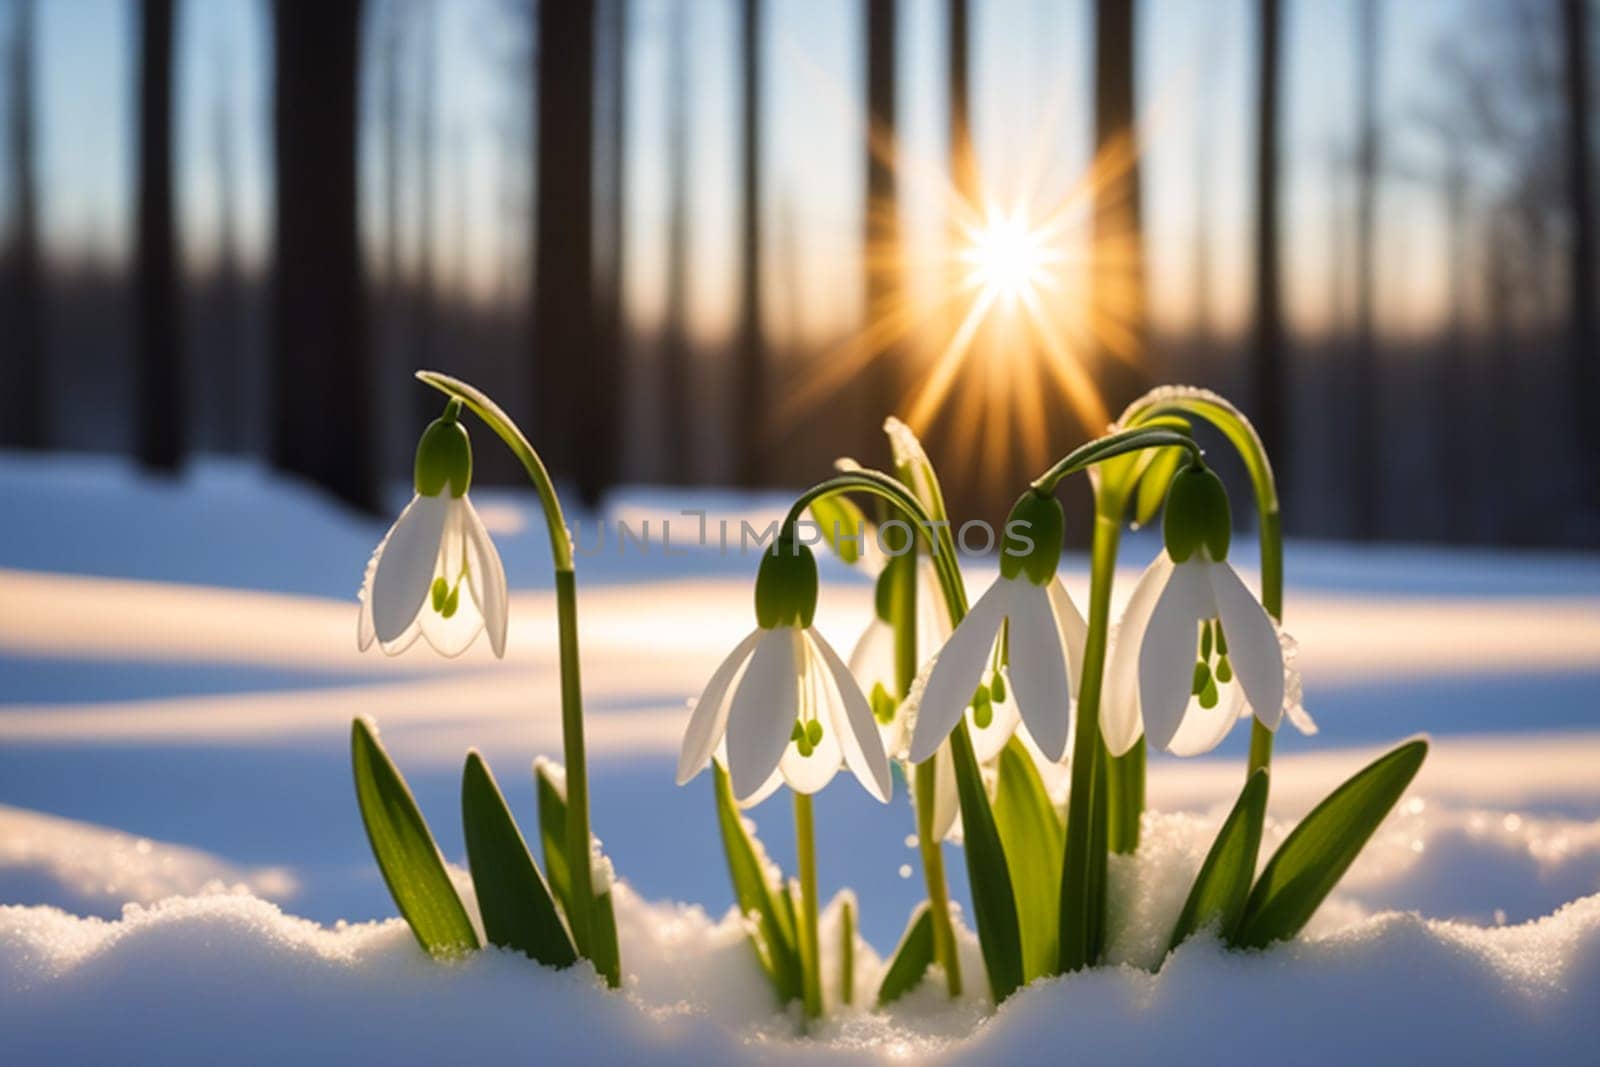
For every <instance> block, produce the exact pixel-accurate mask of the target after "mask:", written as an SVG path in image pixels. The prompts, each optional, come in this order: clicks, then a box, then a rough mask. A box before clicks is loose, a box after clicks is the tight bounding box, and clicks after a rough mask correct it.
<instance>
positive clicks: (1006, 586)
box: [911, 578, 1013, 763]
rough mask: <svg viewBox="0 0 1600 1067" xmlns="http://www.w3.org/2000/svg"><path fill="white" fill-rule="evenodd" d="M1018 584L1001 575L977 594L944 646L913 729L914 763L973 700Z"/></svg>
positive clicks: (929, 752) (935, 745) (945, 734)
mask: <svg viewBox="0 0 1600 1067" xmlns="http://www.w3.org/2000/svg"><path fill="white" fill-rule="evenodd" d="M1012 593H1013V585H1012V583H1011V582H1010V581H1008V580H1006V579H1004V578H1002V579H1000V580H998V581H996V582H995V583H994V584H993V585H991V586H990V587H989V591H988V592H986V593H984V594H983V596H981V597H979V598H978V602H977V603H976V604H974V605H973V606H972V610H971V611H969V612H968V613H967V616H966V618H964V619H962V620H961V625H959V626H957V627H956V630H955V633H953V634H951V635H950V640H948V641H946V642H945V644H944V648H942V649H940V650H939V656H938V659H937V660H936V661H935V662H934V665H933V671H932V673H931V674H929V676H928V684H927V686H926V687H924V689H923V692H922V699H921V700H920V701H919V703H918V705H917V723H916V726H915V727H913V728H912V731H911V762H913V763H921V762H922V761H923V760H925V759H927V758H928V757H929V756H930V755H932V754H933V752H934V751H935V750H936V749H937V748H938V747H939V745H940V743H941V742H942V741H944V739H945V738H946V737H948V736H949V735H950V731H951V730H954V729H955V726H956V723H958V722H960V721H961V713H962V712H963V711H965V710H966V707H967V705H968V704H969V703H971V702H972V691H973V690H974V689H976V688H977V687H978V681H979V679H980V677H981V676H982V674H983V668H984V665H985V663H986V662H987V661H988V659H989V654H990V653H991V652H993V651H994V642H995V637H996V635H997V634H998V633H999V630H1000V620H1001V619H1003V618H1004V617H1005V615H1006V612H1007V611H1008V610H1009V609H1010V607H1011V604H1010V600H1011V596H1012Z"/></svg>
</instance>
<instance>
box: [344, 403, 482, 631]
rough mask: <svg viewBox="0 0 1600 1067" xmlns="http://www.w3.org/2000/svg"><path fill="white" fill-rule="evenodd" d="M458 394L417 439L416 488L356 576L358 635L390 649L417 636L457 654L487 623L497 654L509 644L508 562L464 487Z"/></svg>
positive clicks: (467, 455) (466, 443) (468, 469)
mask: <svg viewBox="0 0 1600 1067" xmlns="http://www.w3.org/2000/svg"><path fill="white" fill-rule="evenodd" d="M460 411H461V402H460V401H459V400H451V401H450V403H449V405H448V406H447V407H446V408H445V412H444V414H443V415H442V416H440V417H439V418H438V419H435V420H434V421H433V422H432V423H431V424H429V426H428V428H427V429H426V430H424V431H423V434H422V439H421V440H420V441H418V442H417V458H416V465H415V469H414V482H415V486H416V495H415V496H413V497H412V498H411V503H409V504H407V505H406V507H405V510H404V511H402V512H401V513H400V517H399V518H398V519H396V520H395V522H394V525H393V526H391V527H390V528H389V532H388V533H387V534H386V535H385V536H384V538H383V540H382V541H381V542H379V544H378V548H377V550H376V551H375V552H373V553H372V559H371V561H369V562H368V563H367V573H366V578H365V580H364V581H363V582H362V584H361V614H360V618H359V621H358V625H357V633H356V643H357V645H358V646H359V647H360V648H361V650H362V651H366V650H367V649H368V648H370V647H371V645H372V643H373V641H377V643H378V647H379V648H381V649H383V651H384V652H385V653H387V654H388V655H391V656H395V655H399V654H400V653H401V652H404V651H405V650H406V649H407V648H409V647H411V644H412V643H413V642H414V641H416V639H417V638H418V637H419V636H420V637H423V638H426V639H427V642H428V644H430V645H432V646H433V648H434V650H435V651H437V652H439V653H440V654H442V655H445V656H459V655H460V654H461V653H463V652H465V651H466V650H467V648H468V647H469V646H470V645H471V644H472V642H473V641H474V640H476V639H477V636H478V634H479V633H480V632H482V631H484V630H487V631H488V633H489V645H490V647H491V648H493V649H494V654H495V655H496V656H504V655H505V651H506V615H507V611H506V609H507V596H506V572H505V568H504V567H503V566H502V565H501V563H500V554H499V553H498V552H497V551H495V547H494V542H492V541H491V540H489V532H488V531H487V530H485V529H484V526H483V520H482V519H480V518H479V517H478V513H477V511H476V510H475V509H474V508H473V506H472V502H471V501H470V500H468V499H467V489H468V488H469V487H470V486H471V484H472V442H471V440H470V439H469V438H468V437H467V431H466V428H465V427H463V426H462V425H461V423H460V421H459V417H458V416H459V414H460Z"/></svg>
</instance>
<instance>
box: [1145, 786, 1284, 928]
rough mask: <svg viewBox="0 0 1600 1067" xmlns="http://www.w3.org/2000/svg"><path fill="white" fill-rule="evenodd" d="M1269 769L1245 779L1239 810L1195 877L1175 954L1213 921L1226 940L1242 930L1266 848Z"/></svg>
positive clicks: (1180, 917)
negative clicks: (1263, 839)
mask: <svg viewBox="0 0 1600 1067" xmlns="http://www.w3.org/2000/svg"><path fill="white" fill-rule="evenodd" d="M1267 784H1268V779H1267V770H1266V768H1265V767H1263V768H1261V769H1260V770H1258V771H1256V772H1255V773H1254V774H1252V775H1251V776H1250V779H1249V781H1247V782H1245V784H1244V789H1243V790H1241V791H1240V793H1239V799H1238V800H1237V801H1236V802H1235V803H1234V805H1233V810H1232V811H1230V812H1229V813H1228V817H1227V818H1226V819H1225V820H1223V823H1222V829H1220V830H1218V831H1217V838H1216V840H1215V841H1213V842H1212V843H1211V851H1210V852H1208V853H1206V861H1205V863H1203V864H1201V866H1200V873H1199V874H1197V875H1195V879H1194V885H1193V887H1192V888H1190V890H1189V899H1188V900H1186V901H1184V904H1183V911H1182V912H1181V913H1179V915H1178V924H1177V925H1176V926H1175V927H1173V930H1172V939H1171V940H1170V941H1169V942H1168V943H1167V951H1168V952H1171V951H1172V950H1173V949H1175V948H1177V947H1178V946H1179V945H1181V944H1183V943H1184V942H1185V941H1187V940H1188V939H1189V935H1190V934H1192V933H1194V932H1195V931H1196V930H1198V929H1200V928H1201V927H1202V926H1204V925H1206V924H1207V923H1209V922H1212V921H1213V920H1216V921H1217V930H1218V932H1219V933H1220V934H1221V935H1222V937H1223V939H1224V940H1226V939H1228V938H1231V937H1232V936H1233V933H1234V931H1235V930H1236V929H1237V928H1238V925H1239V918H1240V916H1241V915H1243V914H1244V905H1245V901H1246V899H1248V898H1249V896H1250V879H1252V878H1254V877H1255V874H1256V856H1257V855H1258V854H1259V853H1260V851H1261V826H1262V823H1263V822H1264V821H1265V819H1266V814H1267Z"/></svg>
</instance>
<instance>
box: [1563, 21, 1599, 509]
mask: <svg viewBox="0 0 1600 1067" xmlns="http://www.w3.org/2000/svg"><path fill="white" fill-rule="evenodd" d="M1562 17H1563V22H1564V27H1563V29H1564V30H1565V32H1564V34H1563V36H1564V38H1565V40H1566V89H1567V167H1568V173H1567V186H1568V195H1569V196H1570V197H1571V198H1572V244H1571V256H1572V264H1571V267H1570V269H1569V271H1568V277H1569V279H1570V284H1571V295H1570V297H1569V300H1570V302H1571V308H1570V314H1571V339H1570V342H1569V344H1570V352H1571V355H1570V358H1571V360H1572V402H1573V405H1574V414H1573V418H1574V424H1575V428H1576V429H1577V432H1578V435H1579V436H1578V441H1577V448H1578V452H1577V455H1578V457H1579V460H1578V462H1579V464H1580V471H1579V477H1580V478H1581V479H1582V480H1581V482H1580V483H1579V484H1580V486H1581V489H1580V494H1581V495H1580V496H1579V497H1578V499H1579V500H1580V501H1587V502H1588V506H1589V507H1590V508H1591V509H1592V508H1593V507H1594V506H1595V501H1596V500H1597V499H1600V426H1597V424H1596V422H1595V419H1594V417H1593V416H1592V415H1591V413H1590V411H1589V408H1590V406H1591V404H1592V401H1593V398H1594V396H1595V395H1596V392H1597V391H1600V331H1597V329H1596V325H1595V221H1594V185H1593V172H1592V169H1591V168H1592V164H1593V158H1594V157H1593V156H1592V155H1591V152H1592V151H1593V144H1592V143H1591V140H1590V136H1591V134H1590V129H1589V104H1590V98H1589V89H1590V81H1589V5H1588V0H1563V3H1562Z"/></svg>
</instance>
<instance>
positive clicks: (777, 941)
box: [712, 762, 801, 1004]
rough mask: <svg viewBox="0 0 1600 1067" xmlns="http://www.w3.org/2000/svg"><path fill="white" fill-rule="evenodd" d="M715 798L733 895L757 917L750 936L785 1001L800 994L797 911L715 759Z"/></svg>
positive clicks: (742, 909) (781, 1000)
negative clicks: (753, 836) (765, 862)
mask: <svg viewBox="0 0 1600 1067" xmlns="http://www.w3.org/2000/svg"><path fill="white" fill-rule="evenodd" d="M712 771H713V776H714V777H715V792H716V797H717V825H718V827H719V828H720V829H721V831H722V849H723V852H724V853H726V855H727V857H728V876H729V877H730V878H731V879H732V881H733V895H734V899H735V900H736V901H737V902H738V904H739V911H740V913H741V914H743V915H753V916H755V928H754V929H753V930H752V931H751V934H750V940H751V943H752V944H753V945H754V946H755V950H756V957H757V958H758V959H759V960H760V961H761V966H762V969H763V970H765V971H766V972H767V977H768V978H770V979H771V980H772V987H773V989H774V990H776V991H777V994H778V1001H779V1003H781V1004H787V1003H788V1002H789V1001H791V1000H794V999H795V998H796V997H798V996H800V993H801V974H800V949H799V943H798V942H797V941H796V939H795V922H794V916H793V914H792V912H791V911H790V909H789V904H788V902H787V901H786V900H780V897H782V896H786V894H784V893H783V891H782V890H781V889H780V888H778V887H775V886H773V884H772V882H771V880H770V879H769V878H768V877H767V872H766V868H765V867H764V865H763V862H762V858H761V854H760V853H759V852H758V851H757V848H756V844H755V842H754V841H752V840H751V838H750V833H749V831H748V830H747V829H746V828H745V824H744V818H743V817H742V816H741V815H740V814H739V806H738V804H737V803H736V802H735V801H734V799H733V783H732V782H731V781H730V780H729V779H728V772H727V771H726V770H724V769H723V767H722V764H720V763H715V762H713V764H712Z"/></svg>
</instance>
